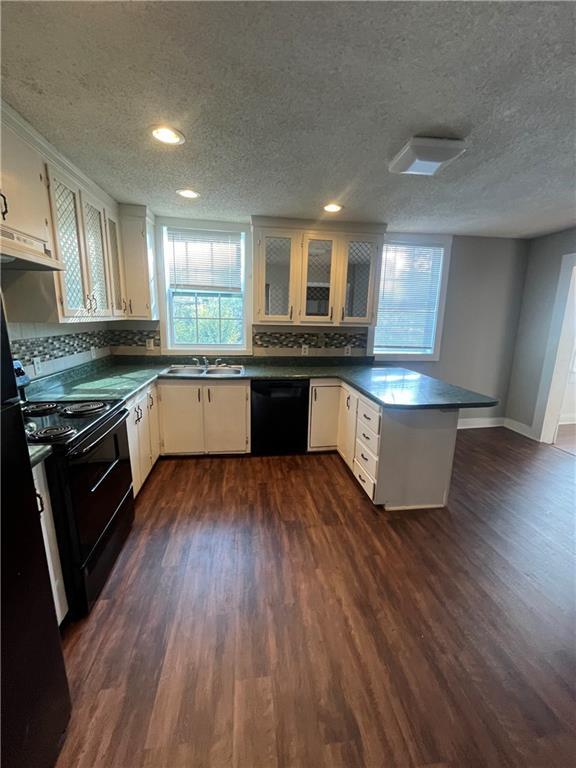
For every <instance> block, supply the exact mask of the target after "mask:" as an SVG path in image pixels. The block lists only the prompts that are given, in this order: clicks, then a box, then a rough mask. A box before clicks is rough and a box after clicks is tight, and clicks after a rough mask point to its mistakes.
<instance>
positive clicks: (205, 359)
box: [202, 355, 210, 368]
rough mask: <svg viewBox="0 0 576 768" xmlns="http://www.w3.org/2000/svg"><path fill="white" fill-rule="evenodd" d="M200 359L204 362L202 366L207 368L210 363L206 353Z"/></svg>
mask: <svg viewBox="0 0 576 768" xmlns="http://www.w3.org/2000/svg"><path fill="white" fill-rule="evenodd" d="M202 361H203V362H204V368H208V366H209V365H210V363H209V362H208V358H207V357H206V355H204V357H203V358H202Z"/></svg>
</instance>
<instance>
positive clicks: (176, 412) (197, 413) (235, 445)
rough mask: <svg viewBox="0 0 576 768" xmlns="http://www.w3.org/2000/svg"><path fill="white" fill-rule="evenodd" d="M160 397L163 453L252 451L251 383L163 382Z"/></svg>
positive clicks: (159, 392) (159, 389) (160, 386)
mask: <svg viewBox="0 0 576 768" xmlns="http://www.w3.org/2000/svg"><path fill="white" fill-rule="evenodd" d="M158 394H159V398H160V439H161V447H160V452H161V453H162V454H178V453H180V454H198V453H200V454H201V453H248V452H249V450H250V384H249V383H248V382H246V381H221V382H216V383H213V382H210V383H208V382H204V381H203V382H197V381H190V380H188V381H185V380H180V381H165V380H162V381H160V382H159V384H158Z"/></svg>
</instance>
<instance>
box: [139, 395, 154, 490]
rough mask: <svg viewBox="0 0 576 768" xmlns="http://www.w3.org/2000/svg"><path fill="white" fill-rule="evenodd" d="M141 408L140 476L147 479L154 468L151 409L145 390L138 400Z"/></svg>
mask: <svg viewBox="0 0 576 768" xmlns="http://www.w3.org/2000/svg"><path fill="white" fill-rule="evenodd" d="M137 405H138V407H139V408H140V419H139V421H138V458H139V461H140V478H141V480H142V483H144V481H145V480H146V478H147V477H148V475H149V474H150V470H151V469H152V463H153V462H152V451H151V449H150V411H149V409H148V393H147V392H144V393H143V394H142V395H140V397H139V398H138V400H137Z"/></svg>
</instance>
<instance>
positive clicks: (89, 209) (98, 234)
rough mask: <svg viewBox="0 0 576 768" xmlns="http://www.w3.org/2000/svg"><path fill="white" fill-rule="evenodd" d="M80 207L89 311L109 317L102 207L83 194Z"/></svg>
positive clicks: (110, 311)
mask: <svg viewBox="0 0 576 768" xmlns="http://www.w3.org/2000/svg"><path fill="white" fill-rule="evenodd" d="M82 207H83V214H84V241H85V244H86V265H87V272H88V283H89V288H88V295H89V298H90V301H91V303H92V306H91V312H92V314H93V315H94V316H96V317H110V315H111V314H112V310H111V303H110V291H109V288H108V269H107V262H106V238H105V229H104V216H105V214H104V209H103V208H102V206H101V205H100V204H99V203H98V202H97V201H95V200H93V199H92V198H91V197H89V196H87V195H84V194H82Z"/></svg>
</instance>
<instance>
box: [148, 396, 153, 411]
mask: <svg viewBox="0 0 576 768" xmlns="http://www.w3.org/2000/svg"><path fill="white" fill-rule="evenodd" d="M148 402H149V403H150V408H154V397H153V396H152V395H151V394H150V392H148Z"/></svg>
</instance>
